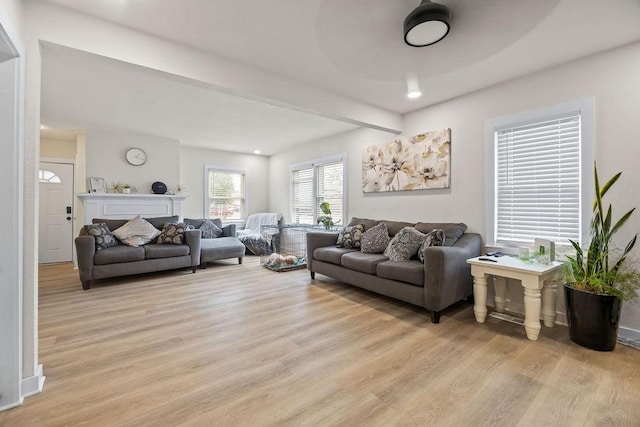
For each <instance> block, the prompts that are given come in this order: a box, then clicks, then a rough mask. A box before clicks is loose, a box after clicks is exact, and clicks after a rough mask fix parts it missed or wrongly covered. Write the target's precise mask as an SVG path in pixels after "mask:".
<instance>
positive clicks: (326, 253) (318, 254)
mask: <svg viewBox="0 0 640 427" xmlns="http://www.w3.org/2000/svg"><path fill="white" fill-rule="evenodd" d="M350 252H357V250H356V249H345V248H339V247H336V246H324V247H322V248H317V249H316V250H315V251H313V259H317V260H318V261H324V262H329V263H331V264H335V265H340V260H341V259H342V255H344V254H347V253H350Z"/></svg>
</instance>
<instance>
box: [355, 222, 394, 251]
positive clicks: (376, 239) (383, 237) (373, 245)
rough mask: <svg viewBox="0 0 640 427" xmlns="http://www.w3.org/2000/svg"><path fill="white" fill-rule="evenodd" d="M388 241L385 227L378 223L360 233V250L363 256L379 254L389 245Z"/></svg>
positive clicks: (387, 232)
mask: <svg viewBox="0 0 640 427" xmlns="http://www.w3.org/2000/svg"><path fill="white" fill-rule="evenodd" d="M390 240H391V238H390V237H389V231H388V230H387V225H386V224H384V223H380V224H378V225H374V226H373V227H371V228H370V229H368V230H367V231H365V232H364V233H362V239H361V241H360V250H361V251H362V253H363V254H381V253H383V252H384V250H385V249H386V248H387V246H388V245H389V241H390Z"/></svg>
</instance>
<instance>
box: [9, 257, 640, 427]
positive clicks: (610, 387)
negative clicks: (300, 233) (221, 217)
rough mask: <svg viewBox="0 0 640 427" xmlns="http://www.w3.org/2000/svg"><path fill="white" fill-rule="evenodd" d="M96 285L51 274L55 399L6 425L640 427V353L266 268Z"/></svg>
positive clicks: (46, 297) (48, 352)
mask: <svg viewBox="0 0 640 427" xmlns="http://www.w3.org/2000/svg"><path fill="white" fill-rule="evenodd" d="M247 258H248V259H246V258H245V263H244V264H243V265H238V264H237V261H234V260H229V261H228V262H219V263H215V264H213V263H212V264H210V266H209V268H208V269H206V270H198V272H197V273H196V274H191V272H190V271H188V270H182V271H175V272H164V273H158V274H150V275H142V276H136V277H128V278H121V279H115V280H104V281H99V282H97V283H96V284H95V285H94V286H93V288H92V289H91V290H89V291H82V289H81V287H80V282H79V280H78V275H77V271H74V270H73V268H72V266H71V265H70V264H59V265H47V266H43V267H41V269H40V292H39V294H40V302H39V304H40V311H39V314H40V319H39V322H40V362H41V363H43V364H44V372H45V375H46V377H47V380H46V383H45V387H44V392H43V393H41V394H39V395H36V396H33V397H30V398H28V399H26V400H25V404H24V405H23V406H21V407H18V408H15V409H11V410H9V411H6V412H3V413H0V425H1V426H67V425H70V426H75V425H84V426H215V425H220V426H236V425H249V426H262V425H266V426H268V425H292V426H306V425H312V426H315V425H322V426H333V425H336V426H346V425H350V426H353V425H367V426H370V425H371V426H376V425H384V426H390V425H421V426H583V425H587V426H589V425H594V426H595V425H616V426H639V425H640V351H638V350H634V349H632V348H630V347H625V346H623V345H618V347H617V348H616V350H615V351H614V352H613V353H599V352H595V351H591V350H587V349H584V348H582V347H579V346H577V345H575V344H572V343H571V342H570V341H569V339H568V332H567V330H566V328H564V327H561V326H560V327H555V328H545V327H543V329H542V332H541V336H540V340H539V341H537V342H532V341H529V340H527V339H526V336H525V333H524V328H522V327H521V326H518V325H514V324H511V323H508V322H504V321H499V320H496V319H493V318H488V320H487V323H486V324H478V323H476V322H475V320H474V317H473V311H472V308H471V306H469V305H467V304H466V303H460V304H459V305H458V306H456V307H454V309H452V310H448V311H445V312H444V313H443V316H442V320H441V323H440V324H438V325H434V324H432V323H431V322H430V320H429V315H428V313H427V312H426V311H423V310H421V309H419V308H417V307H413V306H411V305H408V304H404V303H400V302H396V301H393V300H391V299H388V298H384V297H380V296H377V295H375V294H372V293H368V292H365V291H362V290H360V289H358V288H354V287H351V286H348V285H343V284H341V283H339V282H336V281H334V280H332V279H329V278H327V277H325V276H322V275H317V276H316V280H315V281H310V279H309V273H308V272H307V271H306V270H299V271H292V272H287V273H276V272H272V271H269V270H266V269H264V268H262V267H260V266H259V263H258V259H257V258H255V257H247Z"/></svg>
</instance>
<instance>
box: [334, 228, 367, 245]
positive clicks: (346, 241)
mask: <svg viewBox="0 0 640 427" xmlns="http://www.w3.org/2000/svg"><path fill="white" fill-rule="evenodd" d="M362 233H364V225H362V224H356V225H349V226H347V227H344V228H343V229H342V230H340V234H339V235H338V241H337V242H336V245H338V246H340V247H342V248H346V249H351V248H359V247H360V240H361V239H362Z"/></svg>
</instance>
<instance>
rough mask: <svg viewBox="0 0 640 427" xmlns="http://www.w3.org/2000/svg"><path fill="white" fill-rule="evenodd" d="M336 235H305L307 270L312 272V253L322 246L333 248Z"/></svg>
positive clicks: (311, 233) (317, 233)
mask: <svg viewBox="0 0 640 427" xmlns="http://www.w3.org/2000/svg"><path fill="white" fill-rule="evenodd" d="M337 241H338V233H319V232H310V233H307V268H308V269H309V271H311V272H313V251H315V250H316V249H317V248H322V247H324V246H335V244H336V242H337Z"/></svg>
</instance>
